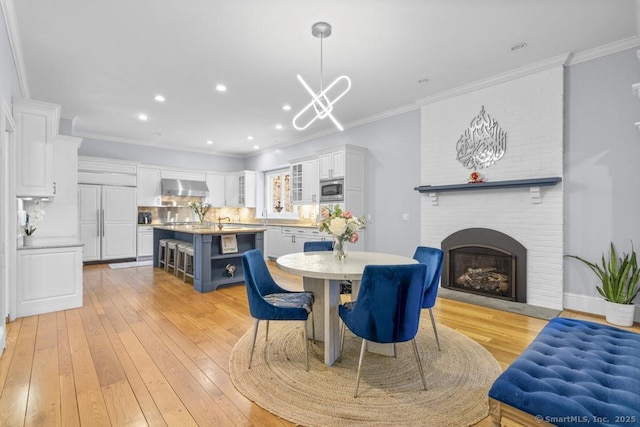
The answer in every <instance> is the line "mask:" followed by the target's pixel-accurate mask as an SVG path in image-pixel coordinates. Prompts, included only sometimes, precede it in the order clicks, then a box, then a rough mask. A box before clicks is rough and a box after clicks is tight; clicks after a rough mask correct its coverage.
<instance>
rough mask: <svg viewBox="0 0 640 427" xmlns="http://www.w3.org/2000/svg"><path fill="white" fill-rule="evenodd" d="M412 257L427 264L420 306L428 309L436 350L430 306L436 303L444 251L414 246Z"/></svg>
mask: <svg viewBox="0 0 640 427" xmlns="http://www.w3.org/2000/svg"><path fill="white" fill-rule="evenodd" d="M413 259H415V260H416V261H418V262H419V263H420V264H425V265H426V266H427V277H426V280H425V283H424V300H423V301H422V308H428V309H429V316H431V326H433V333H434V335H435V336H436V344H438V351H440V339H439V338H438V329H437V328H436V320H435V319H434V317H433V310H432V308H433V306H434V305H435V303H436V296H437V294H438V288H439V284H440V276H441V275H442V264H443V263H444V252H442V250H440V249H438V248H430V247H428V246H418V247H417V248H416V252H415V253H414V254H413Z"/></svg>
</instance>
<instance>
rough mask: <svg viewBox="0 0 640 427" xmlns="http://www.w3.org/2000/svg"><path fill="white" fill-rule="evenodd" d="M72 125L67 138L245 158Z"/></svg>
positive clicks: (239, 155)
mask: <svg viewBox="0 0 640 427" xmlns="http://www.w3.org/2000/svg"><path fill="white" fill-rule="evenodd" d="M73 125H75V120H74V121H73V124H72V127H71V129H72V130H71V133H72V135H69V136H74V137H77V138H85V139H90V140H93V141H104V142H116V143H120V144H129V145H137V146H142V147H149V148H160V149H165V150H173V151H188V152H192V153H198V154H206V155H209V156H220V157H233V158H244V157H245V156H244V155H241V154H230V153H222V152H217V151H206V150H199V149H196V148H192V147H176V146H173V145H168V144H164V143H154V142H146V141H136V140H133V139H128V138H121V137H118V136H111V135H102V134H99V133H92V132H77V131H76V130H74V129H73Z"/></svg>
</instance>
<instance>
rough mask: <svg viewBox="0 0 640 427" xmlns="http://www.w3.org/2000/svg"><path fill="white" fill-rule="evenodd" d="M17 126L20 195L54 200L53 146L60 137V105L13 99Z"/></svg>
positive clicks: (18, 192)
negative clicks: (55, 139)
mask: <svg viewBox="0 0 640 427" xmlns="http://www.w3.org/2000/svg"><path fill="white" fill-rule="evenodd" d="M13 117H14V120H15V123H16V135H17V141H16V157H17V158H16V162H17V167H16V171H17V172H16V175H17V176H16V178H17V180H16V195H17V196H18V197H53V196H55V194H56V184H55V182H54V180H53V167H54V166H53V165H54V162H53V155H54V152H53V144H54V138H55V136H56V135H57V134H58V124H59V121H60V106H59V105H54V104H48V103H45V102H38V101H31V100H27V99H19V98H14V99H13Z"/></svg>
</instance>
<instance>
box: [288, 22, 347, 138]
mask: <svg viewBox="0 0 640 427" xmlns="http://www.w3.org/2000/svg"><path fill="white" fill-rule="evenodd" d="M311 34H312V35H313V36H314V37H317V38H319V39H320V91H319V92H317V93H316V92H314V91H313V90H312V89H311V87H309V85H308V84H307V82H305V81H304V79H303V78H302V76H301V75H300V74H298V75H297V76H298V81H300V83H301V84H302V86H303V87H304V88H305V89H306V90H307V92H309V95H311V102H309V103H308V104H307V105H306V106H305V107H304V108H303V109H302V110H300V112H299V113H298V114H296V116H295V117H294V118H293V127H294V128H296V129H298V130H304V129H306V128H308V127H309V126H310V125H311V123H313V122H315V121H316V120H318V119H320V120H322V119H325V118H327V117H329V119H331V121H332V122H333V124H334V125H336V127H337V128H338V129H339V130H341V131H342V130H343V128H342V125H341V124H340V123H339V122H338V120H336V118H335V117H334V116H333V115H332V114H331V111H332V110H333V105H334V104H335V103H336V102H338V100H339V99H340V98H342V97H343V96H344V95H345V94H346V93H347V92H349V89H351V79H349V77H347V76H344V75H343V76H340V77H338V78H337V79H335V80H334V81H333V82H332V83H331V84H330V85H329V86H327V87H326V88H325V87H324V84H323V83H324V82H323V75H322V40H323V39H325V38H327V37H329V36H330V35H331V25H329V24H327V23H326V22H316V23H315V24H313V26H312V27H311ZM303 116H305V117H304V118H303V122H304V124H303V125H299V124H298V123H297V122H298V119H300V118H301V117H303Z"/></svg>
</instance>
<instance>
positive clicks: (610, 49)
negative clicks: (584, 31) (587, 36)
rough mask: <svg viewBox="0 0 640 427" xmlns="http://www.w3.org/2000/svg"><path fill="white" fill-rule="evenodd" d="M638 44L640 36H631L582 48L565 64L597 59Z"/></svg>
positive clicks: (639, 44)
mask: <svg viewBox="0 0 640 427" xmlns="http://www.w3.org/2000/svg"><path fill="white" fill-rule="evenodd" d="M638 46H640V37H638V36H632V37H627V38H626V39H622V40H618V41H615V42H613V43H609V44H605V45H603V46H599V47H594V48H593V49H588V50H584V51H582V52H578V53H576V54H573V55H572V56H571V58H569V61H568V62H567V64H566V65H575V64H579V63H581V62H585V61H591V60H592V59H598V58H601V57H603V56H607V55H611V54H612V53H618V52H621V51H623V50H627V49H632V48H636V47H638Z"/></svg>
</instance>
